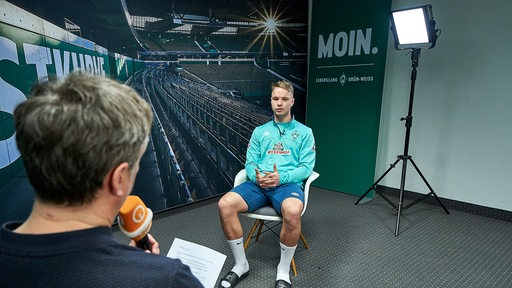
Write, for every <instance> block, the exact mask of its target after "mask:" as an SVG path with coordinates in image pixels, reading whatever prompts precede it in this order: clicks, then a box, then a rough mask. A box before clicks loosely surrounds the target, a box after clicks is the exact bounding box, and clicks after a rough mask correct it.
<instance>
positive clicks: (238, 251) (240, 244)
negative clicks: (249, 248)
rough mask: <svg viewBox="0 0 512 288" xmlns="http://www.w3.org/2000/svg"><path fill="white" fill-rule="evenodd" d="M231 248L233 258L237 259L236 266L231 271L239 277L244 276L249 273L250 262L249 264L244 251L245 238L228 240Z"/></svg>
mask: <svg viewBox="0 0 512 288" xmlns="http://www.w3.org/2000/svg"><path fill="white" fill-rule="evenodd" d="M228 243H229V247H230V248H231V252H233V257H234V258H235V266H233V269H231V271H233V272H235V273H236V275H238V277H240V276H242V274H244V273H245V272H247V271H249V262H247V258H246V257H245V250H244V237H242V238H239V239H235V240H228Z"/></svg>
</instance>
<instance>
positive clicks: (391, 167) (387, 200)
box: [355, 157, 400, 209]
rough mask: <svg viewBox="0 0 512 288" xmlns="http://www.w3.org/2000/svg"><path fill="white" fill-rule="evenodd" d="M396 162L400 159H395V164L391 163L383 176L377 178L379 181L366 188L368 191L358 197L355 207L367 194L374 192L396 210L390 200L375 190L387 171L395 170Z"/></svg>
mask: <svg viewBox="0 0 512 288" xmlns="http://www.w3.org/2000/svg"><path fill="white" fill-rule="evenodd" d="M398 161H400V157H399V158H398V159H396V161H395V162H393V164H391V165H390V166H389V168H388V170H386V172H384V174H382V176H380V177H379V179H377V181H375V183H373V185H372V186H371V187H370V188H368V190H366V192H365V193H364V194H363V195H361V197H359V199H357V201H356V203H355V205H357V204H359V202H360V201H361V200H363V198H364V197H366V195H368V193H370V191H372V190H373V191H375V192H377V194H379V195H380V196H381V197H382V198H383V199H384V200H386V202H388V203H389V204H390V205H391V206H393V208H395V209H396V208H397V207H396V205H395V203H393V202H391V200H389V199H388V198H387V197H386V196H384V195H382V194H381V193H380V192H379V191H378V190H377V189H376V188H377V184H379V182H380V180H382V179H383V178H384V177H385V176H386V175H387V174H388V173H389V171H391V169H393V168H395V166H396V163H398Z"/></svg>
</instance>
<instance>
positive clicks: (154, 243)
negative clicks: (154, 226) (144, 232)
mask: <svg viewBox="0 0 512 288" xmlns="http://www.w3.org/2000/svg"><path fill="white" fill-rule="evenodd" d="M148 240H149V245H151V251H149V250H146V253H152V254H160V248H159V247H158V242H157V241H156V240H155V238H154V237H153V236H152V235H151V234H149V233H148ZM128 245H130V246H132V247H137V244H136V243H135V241H133V240H130V243H129V244H128Z"/></svg>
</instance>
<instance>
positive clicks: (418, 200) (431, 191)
mask: <svg viewBox="0 0 512 288" xmlns="http://www.w3.org/2000/svg"><path fill="white" fill-rule="evenodd" d="M409 160H411V163H412V165H413V166H414V169H416V172H418V174H419V175H420V177H421V179H423V182H425V185H427V187H428V189H429V190H430V193H428V194H427V195H425V196H424V197H422V198H419V199H417V200H416V201H414V202H412V203H410V204H409V205H407V206H406V207H405V208H404V209H407V208H409V207H411V206H412V205H414V204H416V203H418V202H420V201H423V200H424V199H426V198H427V197H428V196H430V195H433V196H434V198H435V199H436V201H437V203H439V205H440V206H441V207H442V208H443V210H444V211H445V212H446V214H450V212H449V211H448V209H446V207H445V206H444V205H443V203H442V202H441V200H439V198H438V197H437V195H436V193H435V192H434V189H432V186H430V184H429V183H428V181H427V179H426V178H425V176H423V173H421V171H420V169H419V168H418V166H417V165H416V163H414V161H413V160H412V158H411V159H409Z"/></svg>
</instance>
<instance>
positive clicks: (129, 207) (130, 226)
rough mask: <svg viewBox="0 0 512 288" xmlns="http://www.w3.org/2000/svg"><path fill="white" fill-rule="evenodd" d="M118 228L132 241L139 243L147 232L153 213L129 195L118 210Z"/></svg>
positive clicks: (140, 201)
mask: <svg viewBox="0 0 512 288" xmlns="http://www.w3.org/2000/svg"><path fill="white" fill-rule="evenodd" d="M117 219H118V221H119V228H120V229H121V231H122V232H123V233H124V234H126V236H128V237H130V238H131V239H132V240H134V241H139V240H141V239H142V238H144V236H146V234H147V233H148V232H149V228H151V220H152V219H153V211H151V209H149V208H147V207H146V205H145V204H144V202H142V200H141V199H140V198H139V196H136V195H129V196H128V197H127V198H126V201H125V202H124V204H123V206H122V207H121V209H120V210H119V217H117Z"/></svg>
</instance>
